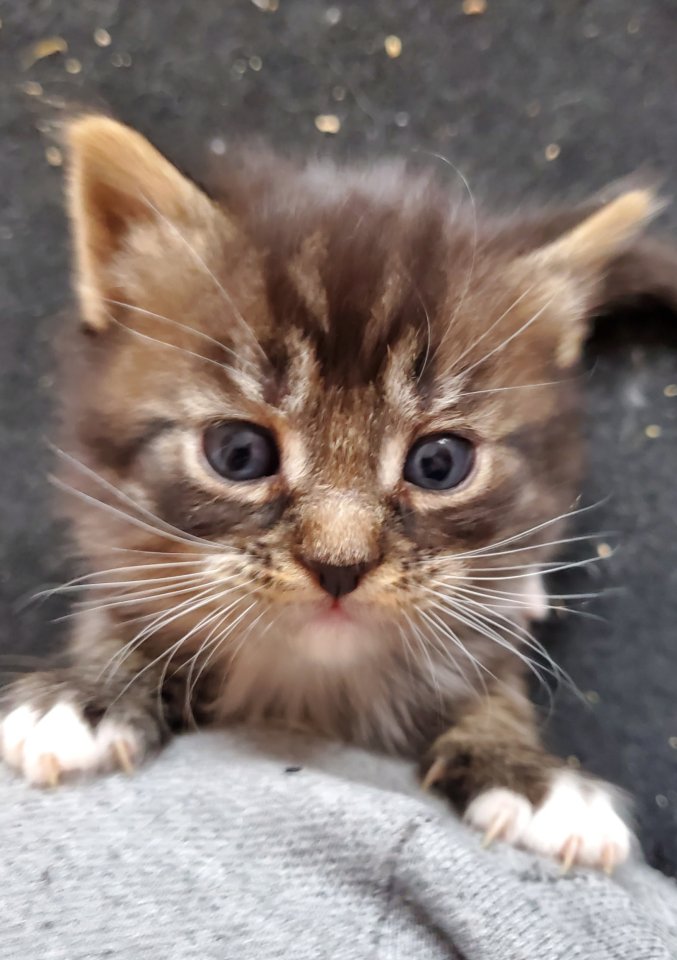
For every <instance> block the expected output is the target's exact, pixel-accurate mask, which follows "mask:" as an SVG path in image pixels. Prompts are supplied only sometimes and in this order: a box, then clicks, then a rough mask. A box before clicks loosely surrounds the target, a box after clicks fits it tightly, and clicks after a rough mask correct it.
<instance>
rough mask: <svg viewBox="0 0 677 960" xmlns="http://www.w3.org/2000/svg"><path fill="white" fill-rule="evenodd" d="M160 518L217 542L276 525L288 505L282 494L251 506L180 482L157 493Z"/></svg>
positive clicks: (186, 531) (182, 481)
mask: <svg viewBox="0 0 677 960" xmlns="http://www.w3.org/2000/svg"><path fill="white" fill-rule="evenodd" d="M155 501H156V505H157V509H158V513H159V514H160V516H161V517H162V518H163V519H165V520H166V521H168V522H169V523H171V524H172V525H173V526H175V527H177V528H178V529H179V530H182V531H184V532H185V533H191V534H193V535H194V536H198V537H205V538H206V539H215V538H218V537H223V536H225V535H227V534H240V535H246V534H254V533H259V532H260V531H261V530H267V529H269V528H270V527H272V526H273V524H275V523H277V522H278V521H279V519H280V518H281V516H282V514H283V513H284V510H285V508H286V507H287V504H288V497H287V496H286V495H284V494H279V495H277V496H275V497H273V499H272V500H270V501H269V502H267V503H264V504H251V503H249V504H248V503H246V502H243V501H242V500H240V499H239V498H237V499H236V498H235V497H233V498H232V499H228V498H227V496H226V495H225V493H224V497H223V498H219V499H215V498H214V496H213V495H212V494H211V493H210V492H209V491H207V490H203V489H202V488H201V487H199V486H197V485H195V484H192V483H191V482H190V481H189V480H179V481H176V482H173V483H171V484H169V485H168V486H163V487H162V488H161V489H160V490H159V491H157V492H156V493H155Z"/></svg>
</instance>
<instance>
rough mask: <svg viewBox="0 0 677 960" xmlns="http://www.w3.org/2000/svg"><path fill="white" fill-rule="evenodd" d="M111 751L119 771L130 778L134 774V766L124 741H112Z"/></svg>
mask: <svg viewBox="0 0 677 960" xmlns="http://www.w3.org/2000/svg"><path fill="white" fill-rule="evenodd" d="M113 751H114V753H115V756H116V758H117V761H118V765H119V767H120V769H121V770H122V771H123V772H124V773H126V774H129V775H130V776H131V774H133V773H134V764H133V763H132V758H131V756H130V753H129V747H128V746H127V744H126V743H125V741H124V740H115V741H113Z"/></svg>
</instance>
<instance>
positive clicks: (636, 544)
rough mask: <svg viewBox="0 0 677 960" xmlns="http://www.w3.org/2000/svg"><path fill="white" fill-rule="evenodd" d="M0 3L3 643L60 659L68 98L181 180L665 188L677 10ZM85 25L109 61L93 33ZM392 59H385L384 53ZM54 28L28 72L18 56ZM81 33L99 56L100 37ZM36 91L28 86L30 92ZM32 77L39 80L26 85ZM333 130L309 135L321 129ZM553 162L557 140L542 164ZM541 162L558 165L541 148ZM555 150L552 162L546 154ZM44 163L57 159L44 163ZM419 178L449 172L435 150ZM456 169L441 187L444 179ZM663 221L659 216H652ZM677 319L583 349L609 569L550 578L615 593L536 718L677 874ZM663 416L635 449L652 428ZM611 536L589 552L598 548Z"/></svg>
mask: <svg viewBox="0 0 677 960" xmlns="http://www.w3.org/2000/svg"><path fill="white" fill-rule="evenodd" d="M266 6H273V7H274V6H275V3H274V0H268V3H266V2H265V0H258V2H257V3H254V2H251V0H201V2H199V3H197V2H192V3H188V2H182V0H163V2H162V3H160V2H159V0H158V2H152V3H151V2H150V0H146V2H138V3H137V2H134V3H133V2H124V0H120V2H118V0H100V2H92V0H79V2H78V3H73V2H65V0H51V2H48V0H32V2H28V0H23V2H21V0H11V2H4V3H0V17H1V18H2V28H1V29H0V84H1V89H2V91H3V96H2V98H0V127H1V129H2V139H1V141H0V184H1V185H2V189H1V195H2V197H3V200H2V201H1V202H2V214H1V218H0V249H1V250H2V253H1V255H0V262H1V263H2V280H1V281H0V304H1V309H2V319H1V321H0V463H1V464H2V467H1V468H0V528H1V529H2V543H1V545H0V551H1V560H2V562H1V564H0V648H1V649H2V652H3V653H16V652H21V653H35V652H38V651H41V650H44V649H45V648H47V647H48V646H49V645H51V644H52V643H54V642H55V638H56V637H57V635H58V632H59V629H60V628H59V626H58V625H53V624H51V622H50V621H51V620H52V619H53V618H54V617H56V616H58V615H59V614H60V613H63V608H62V606H61V605H60V603H59V602H57V601H54V602H50V603H47V604H44V605H43V606H29V607H26V608H24V607H23V606H22V604H21V599H22V598H23V597H25V596H26V595H27V594H30V593H31V592H32V591H34V590H35V588H36V587H38V586H39V585H40V584H43V583H46V582H55V581H59V580H62V579H63V578H64V575H65V570H66V566H65V565H64V561H63V559H62V556H61V554H60V552H59V550H58V546H57V545H58V543H59V531H58V530H57V529H56V528H55V527H54V525H53V524H52V523H51V522H50V521H49V519H48V509H47V501H48V496H49V495H48V487H47V481H46V474H47V472H48V469H49V463H48V457H47V455H46V453H45V449H44V444H43V437H44V435H45V433H46V432H47V431H48V425H49V419H50V409H51V404H50V399H49V391H50V386H51V375H50V367H51V359H50V355H51V349H52V341H53V340H54V339H56V338H58V335H59V323H58V312H59V311H60V310H61V309H62V308H63V306H64V304H66V303H67V301H68V252H67V244H66V237H65V229H64V221H63V216H62V212H61V180H60V175H61V171H60V169H59V168H58V166H57V167H52V166H50V165H49V164H48V162H47V158H46V154H45V150H46V147H47V145H48V143H47V141H46V140H45V139H44V137H43V134H42V133H41V132H40V129H39V128H41V127H44V126H45V125H46V123H47V118H48V117H49V116H52V115H55V114H56V115H58V114H59V112H60V111H62V104H63V103H68V104H72V103H74V102H75V103H82V104H87V105H92V104H97V103H98V104H101V105H105V106H107V107H109V108H111V109H112V110H113V112H114V113H116V114H117V115H118V116H120V117H121V118H122V119H125V120H127V121H128V122H130V123H132V124H135V125H137V126H138V127H139V128H141V129H142V130H143V131H144V132H146V133H147V134H149V135H151V136H152V138H153V139H154V140H155V141H156V142H157V143H158V145H159V146H160V147H162V148H163V149H164V150H165V151H167V152H168V153H169V154H170V155H171V156H172V157H173V158H174V159H175V160H176V161H178V162H180V163H182V164H184V165H186V166H187V167H189V168H190V169H191V171H192V172H194V173H197V174H199V173H200V170H201V169H202V160H201V159H200V158H201V157H204V156H206V155H208V152H209V149H210V147H211V148H212V149H216V150H217V151H218V150H220V149H223V148H224V146H225V147H226V148H227V144H228V142H229V141H234V140H236V139H238V138H239V137H240V136H241V135H261V136H263V137H264V138H266V139H268V140H270V141H272V142H273V143H277V144H282V145H285V146H291V147H294V148H301V149H304V150H312V151H325V150H326V151H331V152H338V153H341V154H355V153H357V154H362V155H364V154H370V153H382V152H383V151H395V152H404V153H407V152H408V151H411V150H412V149H414V148H420V149H424V150H427V151H430V152H431V153H433V154H442V155H444V156H445V157H448V158H449V159H450V160H452V161H453V163H454V164H455V165H456V166H457V167H458V168H459V169H460V170H462V171H463V173H464V174H465V176H466V177H467V178H468V180H469V182H470V184H471V186H472V188H473V190H474V191H476V192H477V194H478V195H479V196H486V197H491V198H494V199H495V200H496V201H497V202H499V203H500V204H501V205H502V206H505V207H509V206H511V205H513V204H514V203H515V202H519V200H520V199H521V198H524V197H527V196H530V197H533V196H536V197H539V198H550V197H552V196H555V195H557V196H559V197H571V198H574V199H578V198H580V197H582V196H584V195H585V194H587V193H590V192H592V191H595V190H597V189H598V188H600V187H602V186H603V185H604V184H605V183H607V182H609V181H611V180H613V179H615V178H618V177H621V176H624V175H626V174H627V173H629V172H632V171H633V170H636V169H638V168H640V167H642V166H649V167H650V168H652V169H654V170H655V171H657V172H658V173H660V174H662V175H664V176H665V178H666V188H665V189H666V193H667V194H668V196H669V195H670V193H671V192H674V191H675V188H676V187H677V180H676V179H675V178H676V177H677V174H676V173H675V167H674V156H675V151H676V149H677V108H676V107H675V80H676V73H675V62H676V58H677V12H676V8H675V5H674V3H673V2H672V0H646V2H645V3H643V4H638V3H636V2H635V0H587V2H585V3H584V2H582V0H581V2H577V0H538V2H537V0H528V2H527V0H488V3H487V9H486V12H485V13H483V14H481V15H478V16H468V15H466V14H464V12H463V7H462V3H461V2H460V0H459V2H456V0H379V2H366V0H360V2H353V3H341V4H338V5H336V6H328V5H325V4H324V3H313V2H312V0H279V8H278V9H277V10H276V11H268V12H265V11H264V10H262V9H261V7H266ZM97 28H103V29H105V30H107V31H108V34H109V36H110V44H109V45H107V46H100V45H98V44H97V43H96V42H95V38H94V33H95V31H96V30H97ZM391 34H392V35H396V36H398V37H399V38H400V39H401V41H402V52H401V55H400V56H399V57H397V58H390V57H388V56H387V55H386V53H385V51H384V38H385V37H386V36H387V35H391ZM54 36H59V37H63V38H64V39H65V40H66V41H67V42H68V46H69V50H68V54H67V56H68V57H71V58H74V59H75V60H77V64H75V63H70V64H69V66H70V69H71V70H73V71H74V70H77V68H78V65H79V66H80V71H79V72H68V71H67V70H66V56H65V55H63V54H54V55H53V56H50V57H47V58H44V59H42V60H40V61H39V62H37V63H35V64H34V65H33V66H32V67H31V68H30V69H27V70H26V69H23V67H22V62H24V63H25V60H22V54H23V53H24V52H25V50H26V49H27V48H29V47H30V46H31V44H33V43H34V42H35V41H38V40H43V39H45V38H48V37H54ZM99 39H100V40H101V39H103V40H104V41H105V40H106V39H107V37H106V35H102V36H100V37H99ZM27 82H28V85H27ZM35 84H40V85H41V89H42V93H41V94H40V92H39V88H38V87H36V86H35ZM321 114H332V115H336V116H337V117H338V118H339V120H340V125H341V126H340V130H339V132H338V133H337V134H336V135H335V136H329V135H323V134H321V133H319V132H318V130H317V129H316V127H315V123H314V120H315V117H316V116H318V115H321ZM548 148H549V149H548ZM555 155H556V156H555ZM548 158H550V159H548ZM51 159H52V161H54V160H55V159H56V160H58V157H55V156H54V155H53V154H52V155H51ZM431 162H434V163H437V162H439V163H442V161H437V160H434V159H431ZM449 176H450V177H453V176H454V172H453V170H449ZM662 225H663V227H664V228H665V229H667V230H670V229H672V230H673V231H674V230H675V229H677V206H673V207H672V208H671V209H670V210H668V212H667V214H665V216H664V217H663V221H662ZM676 329H677V328H676V327H675V318H674V317H669V316H664V315H658V314H657V315H654V316H644V317H641V318H636V317H635V318H616V319H615V320H614V322H613V323H611V322H607V323H606V324H605V325H604V327H603V328H600V329H599V331H598V332H597V335H596V336H595V338H594V339H593V342H592V343H591V346H590V351H589V367H590V371H591V373H590V377H589V387H588V389H589V399H590V419H589V437H590V471H589V479H588V482H587V486H586V491H585V498H586V501H587V502H589V503H592V502H596V501H599V500H603V499H605V498H608V499H606V502H605V503H604V504H603V505H602V506H600V507H599V508H598V509H596V510H594V511H591V512H590V513H589V514H588V515H587V516H586V517H585V520H584V522H583V524H582V528H583V529H585V530H586V531H588V532H590V531H614V532H615V537H614V542H617V543H618V544H619V550H618V552H617V554H616V555H615V556H614V557H613V558H612V559H610V560H609V561H608V562H606V563H605V564H600V565H597V566H595V565H593V566H592V567H591V568H589V572H588V573H587V574H583V573H579V574H578V575H577V576H575V577H573V578H567V581H566V583H565V584H564V585H565V586H566V587H569V586H571V585H572V584H573V585H574V586H576V587H577V588H578V587H583V588H584V589H590V588H592V589H593V590H608V589H609V588H611V587H618V588H621V589H620V590H618V591H613V592H608V593H606V594H605V596H603V597H602V598H601V599H600V600H598V601H596V602H595V603H594V604H592V605H591V606H589V607H588V608H586V609H587V610H589V611H590V612H592V613H595V614H597V615H600V616H601V617H603V618H605V619H604V620H603V621H599V620H596V619H589V618H587V617H577V616H569V617H567V618H564V619H562V620H561V621H558V622H556V623H554V624H551V625H550V626H549V627H548V628H547V629H546V630H545V631H544V634H545V635H547V636H550V637H551V638H552V639H553V652H554V653H555V655H556V657H557V659H558V660H559V661H560V662H561V663H562V665H563V666H564V667H565V668H566V669H567V670H568V671H569V673H570V674H571V676H572V677H573V679H574V681H575V682H576V684H577V685H578V687H579V688H580V689H581V690H582V691H583V692H584V693H586V694H587V705H586V704H585V703H581V702H580V701H578V700H577V699H576V698H575V697H573V696H572V695H571V694H569V693H567V692H566V691H564V690H560V691H559V692H558V693H557V695H556V698H555V709H554V712H553V713H552V716H551V718H550V720H549V723H548V729H549V734H550V736H551V739H552V740H553V742H554V743H555V744H556V745H557V746H558V748H559V749H560V750H561V751H563V752H564V753H565V754H566V755H572V756H576V757H578V758H580V760H581V762H582V763H584V764H585V765H586V766H588V767H589V768H590V769H592V770H595V771H597V772H598V773H600V774H603V775H604V776H607V777H609V778H610V779H612V780H614V781H616V782H619V783H621V784H623V785H624V786H625V787H627V788H628V789H629V790H630V791H631V792H632V793H633V794H634V795H635V797H636V798H637V812H638V817H639V822H640V832H641V838H642V841H643V844H644V848H645V850H646V853H647V856H648V858H649V860H650V861H651V862H652V863H653V864H655V865H656V866H658V867H660V868H661V869H663V870H665V871H666V872H669V873H670V872H672V873H674V872H675V870H676V869H677V829H676V828H677V696H676V693H677V642H676V640H675V623H676V621H677V570H676V563H675V561H676V560H677V543H676V537H675V533H676V530H675V518H676V517H677V485H676V484H675V482H674V471H675V469H676V468H677V446H676V444H675V440H676V438H677V397H670V396H666V395H665V394H664V389H665V387H666V386H667V385H669V384H673V383H677V362H676V360H677V353H676V347H677V337H676V333H675V331H676ZM649 425H657V426H659V427H660V428H661V433H660V436H659V437H657V438H655V439H651V438H650V437H649V436H647V434H646V427H647V426H649ZM610 541H611V537H610V536H604V537H600V542H610Z"/></svg>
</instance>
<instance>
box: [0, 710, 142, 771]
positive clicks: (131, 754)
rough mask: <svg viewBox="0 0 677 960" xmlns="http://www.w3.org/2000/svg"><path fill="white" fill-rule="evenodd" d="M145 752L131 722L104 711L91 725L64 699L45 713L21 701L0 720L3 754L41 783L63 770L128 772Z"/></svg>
mask: <svg viewBox="0 0 677 960" xmlns="http://www.w3.org/2000/svg"><path fill="white" fill-rule="evenodd" d="M140 752H141V751H140V743H139V740H138V737H137V735H136V733H135V732H134V730H133V729H132V728H131V727H128V726H125V725H124V724H120V723H117V722H116V721H114V720H108V719H106V718H105V717H104V719H103V720H102V721H101V722H100V723H99V724H98V725H97V726H96V727H92V726H91V724H89V723H88V722H87V721H86V720H85V719H84V718H83V716H82V714H81V713H80V711H79V710H78V709H76V708H75V707H74V706H72V704H70V703H67V702H65V701H64V702H62V703H57V704H55V705H54V706H53V707H51V709H49V710H48V711H47V712H46V713H44V714H41V713H40V712H39V711H38V710H37V709H36V708H35V707H33V706H31V705H30V704H28V703H26V704H22V705H21V706H19V707H15V708H14V709H13V710H11V711H10V713H8V714H7V715H6V716H5V717H4V719H3V720H2V721H1V722H0V755H1V756H2V759H3V760H4V761H5V762H6V763H7V764H9V766H11V767H13V768H14V769H15V770H18V771H19V772H20V773H22V774H23V775H24V777H25V778H26V780H28V781H29V783H33V784H36V785H38V786H56V784H57V783H58V782H59V779H60V778H61V776H62V775H64V774H76V773H100V772H105V771H107V770H113V769H115V768H117V767H120V768H122V769H124V770H125V771H128V772H129V771H131V769H132V768H133V766H134V764H135V762H136V761H137V760H138V759H139V756H140Z"/></svg>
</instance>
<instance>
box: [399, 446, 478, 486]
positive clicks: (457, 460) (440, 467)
mask: <svg viewBox="0 0 677 960" xmlns="http://www.w3.org/2000/svg"><path fill="white" fill-rule="evenodd" d="M474 459H475V457H474V449H473V445H472V444H471V443H470V441H469V440H466V439H465V437H459V436H457V435H456V434H454V433H449V434H440V435H438V436H432V437H421V439H420V440H417V441H416V443H415V444H414V445H413V446H412V447H411V449H410V450H409V453H408V454H407V459H406V460H405V463H404V479H405V480H406V481H408V483H413V484H414V486H417V487H422V488H423V489H424V490H451V489H452V488H453V487H457V486H458V485H459V483H462V482H463V481H464V480H465V478H466V477H467V476H468V474H469V473H470V471H471V469H472V465H473V462H474Z"/></svg>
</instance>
